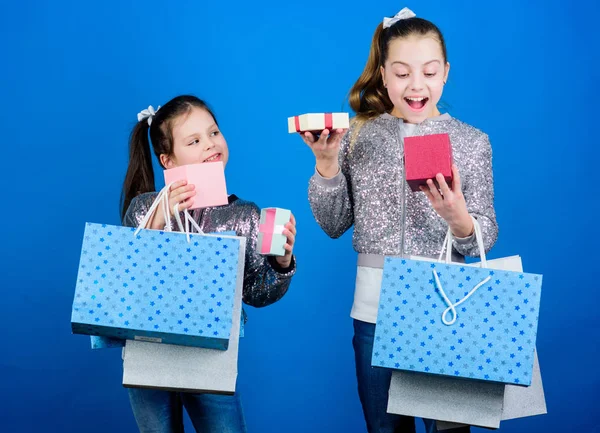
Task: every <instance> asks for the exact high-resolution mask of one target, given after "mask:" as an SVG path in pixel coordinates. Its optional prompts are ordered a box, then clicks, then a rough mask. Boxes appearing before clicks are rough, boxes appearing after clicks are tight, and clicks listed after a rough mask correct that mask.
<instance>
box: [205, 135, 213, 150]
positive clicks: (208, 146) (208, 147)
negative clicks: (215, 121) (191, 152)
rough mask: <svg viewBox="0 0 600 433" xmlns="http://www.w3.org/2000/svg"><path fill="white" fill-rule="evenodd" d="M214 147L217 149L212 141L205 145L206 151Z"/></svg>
mask: <svg viewBox="0 0 600 433" xmlns="http://www.w3.org/2000/svg"><path fill="white" fill-rule="evenodd" d="M213 147H215V144H214V143H213V141H212V140H211V139H210V137H209V139H208V140H206V142H205V144H204V151H207V150H210V149H212V148H213Z"/></svg>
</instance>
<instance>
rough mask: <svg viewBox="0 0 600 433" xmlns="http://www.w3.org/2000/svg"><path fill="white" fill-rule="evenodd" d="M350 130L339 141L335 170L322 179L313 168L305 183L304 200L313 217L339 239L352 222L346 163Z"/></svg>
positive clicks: (328, 232)
mask: <svg viewBox="0 0 600 433" xmlns="http://www.w3.org/2000/svg"><path fill="white" fill-rule="evenodd" d="M349 137H350V131H348V132H347V133H346V135H344V137H343V138H342V142H341V144H340V153H339V165H340V167H341V169H340V171H339V173H338V174H337V175H336V176H334V177H333V178H330V179H328V178H324V177H323V176H321V175H320V174H319V172H318V171H317V170H316V168H315V173H314V174H313V176H312V177H311V178H310V181H309V185H308V201H309V203H310V208H311V210H312V213H313V216H314V217H315V220H316V221H317V223H318V224H319V225H320V226H321V228H322V229H323V231H324V232H325V233H327V235H328V236H330V237H332V238H334V239H335V238H339V237H340V236H342V235H343V234H344V233H345V232H346V230H348V229H349V228H350V227H352V224H353V223H354V212H353V210H352V208H353V204H352V188H351V181H350V168H349V165H348V163H347V156H348V148H349Z"/></svg>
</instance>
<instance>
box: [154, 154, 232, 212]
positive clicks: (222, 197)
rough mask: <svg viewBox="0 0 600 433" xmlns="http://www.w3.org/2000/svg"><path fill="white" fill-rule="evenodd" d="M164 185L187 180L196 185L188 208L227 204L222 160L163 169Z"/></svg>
mask: <svg viewBox="0 0 600 433" xmlns="http://www.w3.org/2000/svg"><path fill="white" fill-rule="evenodd" d="M164 174H165V185H169V184H170V183H172V182H178V181H180V180H187V182H188V185H189V184H192V185H194V186H195V187H196V195H195V196H194V203H193V204H192V207H191V208H190V209H200V208H205V207H211V206H222V205H225V204H227V203H228V202H229V201H228V198H227V187H226V185H225V169H224V166H223V162H222V161H217V162H205V163H203V164H189V165H182V166H180V167H175V168H170V169H168V170H165V171H164Z"/></svg>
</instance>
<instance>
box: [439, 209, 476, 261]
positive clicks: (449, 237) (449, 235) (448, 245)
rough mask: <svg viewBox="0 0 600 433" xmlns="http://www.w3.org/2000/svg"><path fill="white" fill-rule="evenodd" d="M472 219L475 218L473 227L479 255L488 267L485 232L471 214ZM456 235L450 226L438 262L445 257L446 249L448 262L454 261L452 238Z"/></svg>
mask: <svg viewBox="0 0 600 433" xmlns="http://www.w3.org/2000/svg"><path fill="white" fill-rule="evenodd" d="M471 219H472V220H473V228H474V234H475V240H476V241H477V247H478V248H479V256H480V257H481V267H482V268H487V259H486V257H485V247H484V245H483V233H482V232H481V226H480V225H479V222H478V221H477V220H476V219H475V218H474V217H473V216H472V215H471ZM453 238H454V235H453V234H452V230H450V228H448V231H447V232H446V237H445V238H444V244H443V245H442V251H440V255H439V256H438V262H441V261H442V257H444V251H446V260H445V262H446V263H451V262H452V239H453Z"/></svg>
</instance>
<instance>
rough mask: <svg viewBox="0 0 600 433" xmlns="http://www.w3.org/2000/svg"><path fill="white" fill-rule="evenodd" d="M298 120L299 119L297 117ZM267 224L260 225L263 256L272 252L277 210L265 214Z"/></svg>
mask: <svg viewBox="0 0 600 433" xmlns="http://www.w3.org/2000/svg"><path fill="white" fill-rule="evenodd" d="M296 118H298V117H297V116H296ZM265 213H266V215H265V217H266V218H265V223H264V224H260V227H259V231H260V232H261V233H262V234H263V241H262V245H261V249H260V252H261V253H262V254H268V253H269V251H270V250H271V243H272V242H273V229H274V226H275V210H268V211H266V212H265Z"/></svg>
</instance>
